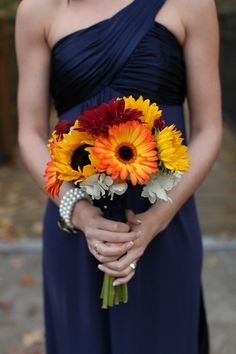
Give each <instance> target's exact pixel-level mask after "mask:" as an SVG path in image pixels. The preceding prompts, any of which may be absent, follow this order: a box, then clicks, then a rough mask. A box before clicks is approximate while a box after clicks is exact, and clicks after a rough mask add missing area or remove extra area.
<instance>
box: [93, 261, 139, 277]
mask: <svg viewBox="0 0 236 354" xmlns="http://www.w3.org/2000/svg"><path fill="white" fill-rule="evenodd" d="M132 263H134V264H136V261H135V262H132ZM98 268H99V269H100V270H101V271H102V272H104V273H106V274H108V275H110V276H112V277H116V278H126V277H128V276H130V275H133V274H134V269H133V268H132V267H131V266H130V265H129V266H128V267H126V268H125V269H123V270H121V271H116V270H113V269H111V268H109V267H107V266H106V264H99V265H98Z"/></svg>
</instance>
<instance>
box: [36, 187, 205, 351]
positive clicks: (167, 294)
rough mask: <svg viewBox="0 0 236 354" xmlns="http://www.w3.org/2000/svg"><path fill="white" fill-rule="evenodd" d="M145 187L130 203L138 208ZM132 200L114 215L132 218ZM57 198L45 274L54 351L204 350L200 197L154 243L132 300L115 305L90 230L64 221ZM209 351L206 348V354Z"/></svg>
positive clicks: (48, 217)
mask: <svg viewBox="0 0 236 354" xmlns="http://www.w3.org/2000/svg"><path fill="white" fill-rule="evenodd" d="M139 193H140V191H138V190H137V188H129V191H128V193H127V195H126V198H125V201H129V203H128V202H127V207H129V208H132V209H133V210H134V211H135V212H137V213H138V212H142V211H144V210H145V209H146V207H145V201H144V202H143V203H142V206H141V205H138V203H137V202H138V200H140V197H139V196H140V194H139ZM125 201H124V200H123V201H122V203H121V202H120V201H118V199H115V200H114V202H113V203H111V204H110V205H108V209H107V212H106V215H105V216H106V217H108V218H111V219H113V220H120V221H124V202H125ZM57 221H58V208H57V207H56V206H55V204H54V203H53V202H52V201H51V200H49V201H48V204H47V209H46V213H45V219H44V234H43V279H44V310H45V329H46V348H47V354H121V353H122V354H146V353H151V354H197V353H199V335H200V332H199V323H200V316H199V315H200V314H201V311H200V309H201V307H200V305H201V267H202V244H201V237H200V231H199V225H198V222H197V218H196V211H195V205H194V199H193V198H190V199H189V200H188V201H187V203H185V205H184V206H183V207H182V208H181V210H180V211H179V212H178V214H177V215H176V216H175V218H174V219H173V220H172V222H171V223H170V224H169V226H168V227H167V228H166V230H165V231H163V232H162V233H160V234H159V235H158V236H157V237H155V238H154V239H153V241H152V242H151V243H150V244H149V246H148V248H147V249H146V251H145V253H144V255H143V256H142V258H141V259H140V260H139V262H138V266H137V269H136V274H135V276H134V277H133V279H132V280H131V281H130V283H129V301H128V303H127V304H120V305H119V306H115V307H113V308H111V309H108V310H103V309H101V300H100V298H99V295H100V291H101V286H102V281H103V273H102V272H101V271H99V270H98V268H97V265H98V261H97V260H96V259H95V258H94V257H93V256H92V255H91V254H90V252H89V250H88V248H87V244H86V239H85V237H84V235H83V233H82V232H81V233H79V234H77V235H70V234H68V233H65V232H63V231H61V230H60V229H59V228H58V226H57ZM202 353H204V351H202V352H201V354H202Z"/></svg>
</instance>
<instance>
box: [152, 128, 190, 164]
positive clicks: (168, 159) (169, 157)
mask: <svg viewBox="0 0 236 354" xmlns="http://www.w3.org/2000/svg"><path fill="white" fill-rule="evenodd" d="M156 139H157V148H158V155H159V160H160V162H161V163H162V164H163V166H164V167H165V168H166V169H168V170H171V171H186V170H188V169H189V156H188V148H187V146H185V145H183V144H182V141H183V138H182V135H181V132H180V131H178V130H176V128H175V125H174V124H172V125H170V126H168V127H165V128H164V129H163V130H161V131H160V132H159V133H158V134H157V135H156Z"/></svg>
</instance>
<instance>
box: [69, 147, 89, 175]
mask: <svg viewBox="0 0 236 354" xmlns="http://www.w3.org/2000/svg"><path fill="white" fill-rule="evenodd" d="M89 146H90V145H87V144H84V145H81V146H80V147H78V149H76V150H75V151H74V152H73V154H72V156H71V167H72V168H73V170H75V171H78V166H79V167H80V169H82V168H83V167H84V166H86V165H90V164H91V162H90V160H89V157H88V155H89V153H88V151H85V148H87V147H89Z"/></svg>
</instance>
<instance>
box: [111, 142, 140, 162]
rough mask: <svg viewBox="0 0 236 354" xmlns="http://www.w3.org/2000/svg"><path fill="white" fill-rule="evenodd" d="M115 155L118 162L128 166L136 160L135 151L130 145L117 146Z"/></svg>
mask: <svg viewBox="0 0 236 354" xmlns="http://www.w3.org/2000/svg"><path fill="white" fill-rule="evenodd" d="M115 154H116V158H117V159H118V160H120V161H121V162H123V163H125V164H128V163H132V162H134V161H135V160H136V157H137V150H136V148H135V147H134V146H133V145H132V144H129V143H123V144H119V145H118V146H117V148H116V152H115Z"/></svg>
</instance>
